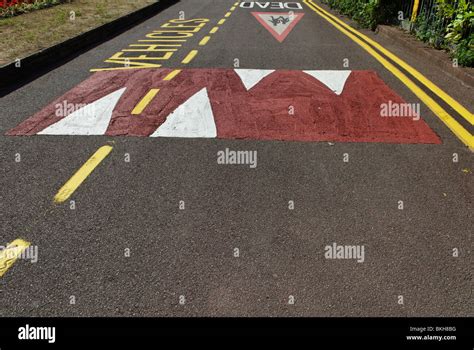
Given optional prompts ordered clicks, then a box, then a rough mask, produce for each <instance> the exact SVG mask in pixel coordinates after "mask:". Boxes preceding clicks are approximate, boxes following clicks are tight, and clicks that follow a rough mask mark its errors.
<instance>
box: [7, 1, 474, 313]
mask: <svg viewBox="0 0 474 350" xmlns="http://www.w3.org/2000/svg"><path fill="white" fill-rule="evenodd" d="M233 3H234V1H217V0H182V1H181V2H179V3H178V4H176V5H174V6H172V7H170V8H168V9H166V10H165V11H163V12H162V13H160V14H158V15H156V16H155V17H153V18H151V19H149V20H147V21H145V22H143V23H142V24H139V25H137V26H136V27H134V28H132V29H130V30H128V31H127V32H125V33H123V34H121V35H119V36H117V37H115V38H113V39H111V40H110V41H108V42H106V43H104V44H102V45H100V46H98V47H96V48H94V49H92V50H90V51H88V52H86V53H84V54H82V55H80V56H79V57H77V58H75V59H74V60H72V61H70V62H68V63H66V64H64V65H62V66H61V67H59V68H57V69H55V70H53V71H51V72H49V73H47V74H45V75H44V76H42V77H40V78H38V79H36V80H35V81H33V82H31V83H29V84H27V85H25V86H23V87H21V88H19V89H18V90H16V91H14V92H12V93H10V94H9V95H7V96H5V97H3V98H2V99H1V100H0V134H1V135H0V149H1V152H0V171H1V176H0V189H1V190H0V213H1V216H0V245H6V244H8V243H9V242H12V241H14V240H15V239H17V238H22V239H24V240H26V241H28V242H31V245H32V246H37V247H38V261H37V262H36V263H31V262H30V261H28V260H25V259H18V260H17V261H16V262H15V263H14V264H13V265H12V266H11V267H10V269H9V270H8V271H7V272H6V273H5V275H4V276H3V277H1V278H0V316H123V315H125V316H473V315H474V298H473V297H474V296H473V260H472V247H473V238H472V236H473V227H474V215H473V198H474V182H473V171H474V158H473V153H472V152H471V151H469V150H468V148H467V147H466V146H465V145H463V144H462V142H461V141H460V140H459V139H458V138H457V137H456V136H455V135H454V134H453V133H452V132H451V131H450V130H449V129H448V128H447V127H446V125H445V124H443V123H442V122H441V121H440V119H439V118H438V117H437V116H436V115H435V114H433V113H432V112H431V111H430V110H429V109H428V108H427V107H426V105H425V104H423V103H421V101H420V100H419V99H418V98H417V97H416V96H415V95H414V94H413V93H412V92H411V91H410V90H409V89H408V88H407V87H406V86H405V85H404V84H403V83H402V82H400V81H399V80H398V79H397V78H396V77H395V76H394V75H393V74H392V73H390V72H389V71H388V70H387V69H386V68H385V67H383V66H382V65H381V64H380V63H379V62H378V61H377V60H376V59H374V58H373V57H372V56H371V55H369V54H368V53H367V52H366V51H364V50H363V49H362V48H361V47H360V46H359V45H357V44H356V43H355V42H353V41H352V40H351V39H350V38H348V37H347V36H345V35H344V34H343V33H341V32H340V31H339V30H338V29H336V28H335V27H334V26H332V25H331V24H330V23H328V22H327V21H326V20H325V19H324V18H322V17H321V16H319V15H318V14H316V13H315V12H314V11H312V10H311V9H310V8H309V7H308V6H307V5H306V4H303V2H301V5H302V8H303V9H302V10H295V12H303V13H304V16H303V17H302V18H301V20H300V21H299V22H298V23H297V24H296V25H295V26H294V28H293V29H292V30H291V32H290V33H289V34H288V36H287V37H286V39H285V40H284V41H283V42H281V43H280V42H279V41H278V40H276V39H275V38H274V37H273V36H272V35H271V33H270V32H269V30H267V29H266V28H264V26H263V25H262V24H261V23H259V22H258V21H257V20H256V18H255V17H254V16H253V15H252V14H251V12H252V11H253V10H249V9H245V8H241V7H237V8H236V9H235V10H234V11H232V14H231V15H230V16H229V17H224V16H225V14H226V13H227V12H228V11H229V9H230V8H231V7H232V6H233ZM181 11H183V14H184V17H185V18H186V19H195V18H205V19H209V22H207V23H206V25H205V26H204V27H203V28H201V30H200V31H199V32H197V33H195V34H194V35H193V36H192V37H190V38H189V39H187V40H186V42H183V43H182V46H181V47H180V48H179V50H178V51H176V52H175V54H174V55H173V56H172V57H171V58H170V59H168V60H166V61H163V63H162V65H163V68H178V69H186V68H227V69H233V68H234V64H235V59H238V61H239V64H240V68H246V69H291V70H342V69H344V67H343V62H344V59H348V60H349V62H350V69H351V70H354V71H356V70H369V71H374V72H376V73H377V75H378V76H379V77H380V79H381V80H382V81H383V82H384V83H385V84H386V85H387V86H388V87H390V88H391V89H392V90H393V91H395V92H396V93H397V94H398V95H399V96H401V97H402V98H403V99H405V100H406V101H409V102H413V103H421V114H422V116H423V119H424V120H425V122H426V123H427V125H428V126H429V127H430V128H431V130H433V131H434V132H435V133H436V134H437V135H438V136H439V138H440V140H441V144H422V143H418V144H397V143H385V142H371V143H366V142H292V141H280V140H249V139H245V140H230V139H212V138H211V139H195V138H191V139H187V138H149V137H131V136H114V137H111V136H70V135H67V136H44V135H34V136H6V135H5V134H6V133H7V132H8V131H9V130H11V129H13V128H15V127H16V126H17V125H18V124H20V123H22V122H23V121H25V120H26V119H28V118H29V117H30V116H32V115H34V114H35V113H37V112H38V111H40V110H41V109H42V108H44V107H45V106H46V105H48V104H49V103H50V102H51V101H53V100H55V99H57V98H58V97H60V96H61V95H63V94H64V93H66V92H67V91H69V90H71V89H72V88H74V87H75V86H77V85H78V84H80V83H81V82H83V81H84V80H86V79H88V78H89V77H90V76H91V75H92V74H93V73H91V72H90V69H93V68H104V67H110V65H108V64H106V63H104V61H105V60H106V59H108V58H109V57H111V56H112V55H114V54H115V53H116V52H118V51H120V50H122V49H124V48H126V47H127V46H129V45H130V44H133V43H136V42H137V41H138V40H141V39H143V38H144V37H145V36H146V35H147V34H148V33H151V32H152V31H154V30H158V29H159V28H160V26H162V25H163V24H165V23H167V22H168V21H169V20H170V19H173V18H179V16H180V15H181V14H182V13H181ZM256 11H261V12H268V11H270V12H271V11H275V12H279V11H280V12H282V13H283V12H285V11H286V12H285V13H287V10H285V11H283V10H263V9H262V10H260V9H259V10H256ZM222 18H226V21H225V23H223V24H221V25H219V30H218V31H217V32H216V33H214V34H212V36H211V39H210V40H209V42H208V43H207V44H206V45H204V46H200V45H199V42H200V41H201V40H202V39H203V37H204V36H206V35H208V34H207V33H208V32H209V30H211V29H212V28H213V27H214V26H216V25H217V23H218V21H219V20H220V19H222ZM363 32H364V33H366V35H368V36H369V37H371V38H374V39H375V40H376V41H378V42H379V43H381V44H382V45H383V46H384V47H386V48H388V49H390V50H392V51H393V52H394V53H395V54H397V55H398V56H399V57H401V58H403V59H404V60H406V61H407V62H409V64H410V65H412V66H413V67H415V68H416V69H418V70H419V71H420V72H422V73H423V74H425V75H426V76H427V77H428V78H430V79H432V80H433V81H434V82H435V83H436V84H437V85H438V86H439V87H441V88H442V89H444V90H445V91H446V92H447V93H449V94H450V95H451V96H452V97H454V98H456V99H457V100H458V101H460V102H461V103H462V104H463V105H464V106H465V107H466V108H467V109H469V110H471V111H472V110H473V109H474V101H473V99H472V96H473V87H472V86H463V85H462V84H461V83H460V82H459V81H457V80H455V79H454V78H452V77H449V76H445V75H443V74H442V73H441V72H440V71H438V70H436V68H435V67H434V66H431V63H430V62H426V61H423V60H419V59H417V58H416V55H414V54H413V53H411V52H405V51H404V50H403V49H402V48H400V47H396V46H395V44H393V43H391V42H388V41H384V39H382V38H380V37H379V36H377V35H376V34H374V33H371V32H366V31H363ZM193 49H197V50H198V54H197V55H196V56H195V57H194V59H193V60H192V61H191V62H190V63H188V64H183V63H182V60H183V59H184V58H185V57H186V55H187V54H188V52H189V51H190V50H193ZM275 89H278V86H275ZM458 119H459V121H460V123H463V125H466V123H465V122H463V121H461V120H460V119H461V118H458ZM470 130H472V128H471V129H470ZM471 132H472V131H471ZM106 144H108V145H111V146H113V150H112V152H111V153H110V155H109V156H108V157H106V158H105V159H104V161H103V162H102V163H101V164H100V165H99V166H98V167H97V168H96V169H95V170H94V171H93V172H92V174H91V175H90V176H89V177H88V178H87V179H86V180H85V182H84V183H82V185H81V186H80V187H79V188H78V189H77V190H76V191H75V192H74V194H73V195H72V196H71V198H70V199H68V200H67V201H66V202H65V203H62V204H55V203H53V198H54V196H55V194H56V193H57V192H58V190H59V189H60V188H61V186H63V185H64V183H65V182H66V181H67V180H68V179H69V178H70V177H71V176H72V175H73V174H74V173H75V172H76V171H77V169H79V168H80V167H81V166H82V165H83V164H84V162H86V161H87V159H88V158H89V157H90V156H91V155H92V154H93V153H94V152H95V151H96V150H97V149H98V148H99V147H101V146H103V145H106ZM225 148H229V149H233V150H252V151H257V152H258V166H257V167H256V168H255V169H251V168H249V166H244V165H222V164H218V163H217V161H216V158H217V157H216V154H217V152H218V151H221V150H224V149H225ZM345 153H347V154H348V155H349V157H350V158H349V162H344V161H343V155H344V154H345ZM454 153H456V154H458V157H459V161H458V162H453V154H454ZM18 154H19V155H20V156H21V161H20V162H17V161H15V160H16V158H18ZM126 154H129V155H130V162H126V161H125V155H126ZM70 200H74V201H75V205H76V208H75V209H74V210H71V209H70V202H69V201H70ZM180 201H184V203H185V209H184V210H180V208H179V203H180ZM289 201H294V209H293V210H290V209H289ZM399 201H403V210H400V209H399V207H398V206H399ZM333 243H337V244H339V245H356V246H363V247H364V252H365V257H364V261H363V262H357V261H356V260H354V259H327V258H326V257H325V247H326V246H328V245H332V244H333ZM235 248H238V250H239V256H238V257H236V256H235V255H234V253H235ZM454 248H457V249H458V250H459V256H457V257H454V256H453V249H454ZM127 249H129V250H130V256H128V257H127V256H125V255H126V254H125V253H126V250H127ZM71 296H74V298H71ZM182 296H184V298H183V297H182ZM291 296H292V297H293V298H294V303H291V302H289V301H291V300H290V299H292V298H291ZM400 296H403V303H402V304H401V302H400V300H401V299H400ZM72 299H74V301H75V303H71V300H72ZM180 300H181V302H180Z"/></svg>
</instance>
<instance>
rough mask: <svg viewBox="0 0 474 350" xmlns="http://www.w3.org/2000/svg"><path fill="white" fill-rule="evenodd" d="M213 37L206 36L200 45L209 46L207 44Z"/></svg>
mask: <svg viewBox="0 0 474 350" xmlns="http://www.w3.org/2000/svg"><path fill="white" fill-rule="evenodd" d="M210 38H211V37H210V36H209V35H206V36H205V37H204V38H202V40H201V41H200V42H199V45H200V46H204V45H206V44H207V42H208V41H209V39H210Z"/></svg>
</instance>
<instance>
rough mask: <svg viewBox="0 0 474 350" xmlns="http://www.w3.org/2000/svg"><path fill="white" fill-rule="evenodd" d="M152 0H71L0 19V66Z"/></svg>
mask: <svg viewBox="0 0 474 350" xmlns="http://www.w3.org/2000/svg"><path fill="white" fill-rule="evenodd" d="M153 2H156V1H154V0H71V1H70V2H68V3H64V4H60V5H56V6H54V7H50V8H46V9H41V10H37V11H34V12H30V13H25V14H22V15H19V16H15V17H11V18H4V19H0V38H1V39H0V66H2V65H5V64H7V63H10V62H12V61H14V60H15V59H17V58H22V57H25V56H28V55H30V54H33V53H35V52H36V51H39V50H42V49H45V48H47V47H50V46H53V45H55V44H57V43H60V42H62V41H64V40H67V39H69V38H73V37H75V36H77V35H79V34H81V33H84V32H86V31H88V30H91V29H93V28H96V27H98V26H100V25H103V24H105V23H108V22H111V21H113V20H115V19H117V18H120V17H122V16H124V15H126V14H128V13H131V12H134V11H136V10H138V9H140V8H143V7H145V6H147V5H150V4H152V3H153Z"/></svg>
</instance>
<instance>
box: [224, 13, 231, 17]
mask: <svg viewBox="0 0 474 350" xmlns="http://www.w3.org/2000/svg"><path fill="white" fill-rule="evenodd" d="M231 14H232V12H227V13H226V14H225V16H224V17H229V16H230V15H231Z"/></svg>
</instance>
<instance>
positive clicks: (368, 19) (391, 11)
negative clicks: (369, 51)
mask: <svg viewBox="0 0 474 350" xmlns="http://www.w3.org/2000/svg"><path fill="white" fill-rule="evenodd" d="M322 1H323V2H324V3H326V4H328V5H329V6H330V7H332V8H334V9H337V10H339V11H340V12H341V13H342V14H344V15H347V16H349V17H350V18H352V19H354V20H355V21H357V22H358V23H360V24H361V25H362V26H363V27H366V28H371V29H372V30H373V29H375V28H376V27H377V24H382V23H383V24H391V23H394V22H395V21H396V19H397V14H398V11H399V10H400V9H401V6H402V5H401V4H402V0H322Z"/></svg>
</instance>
